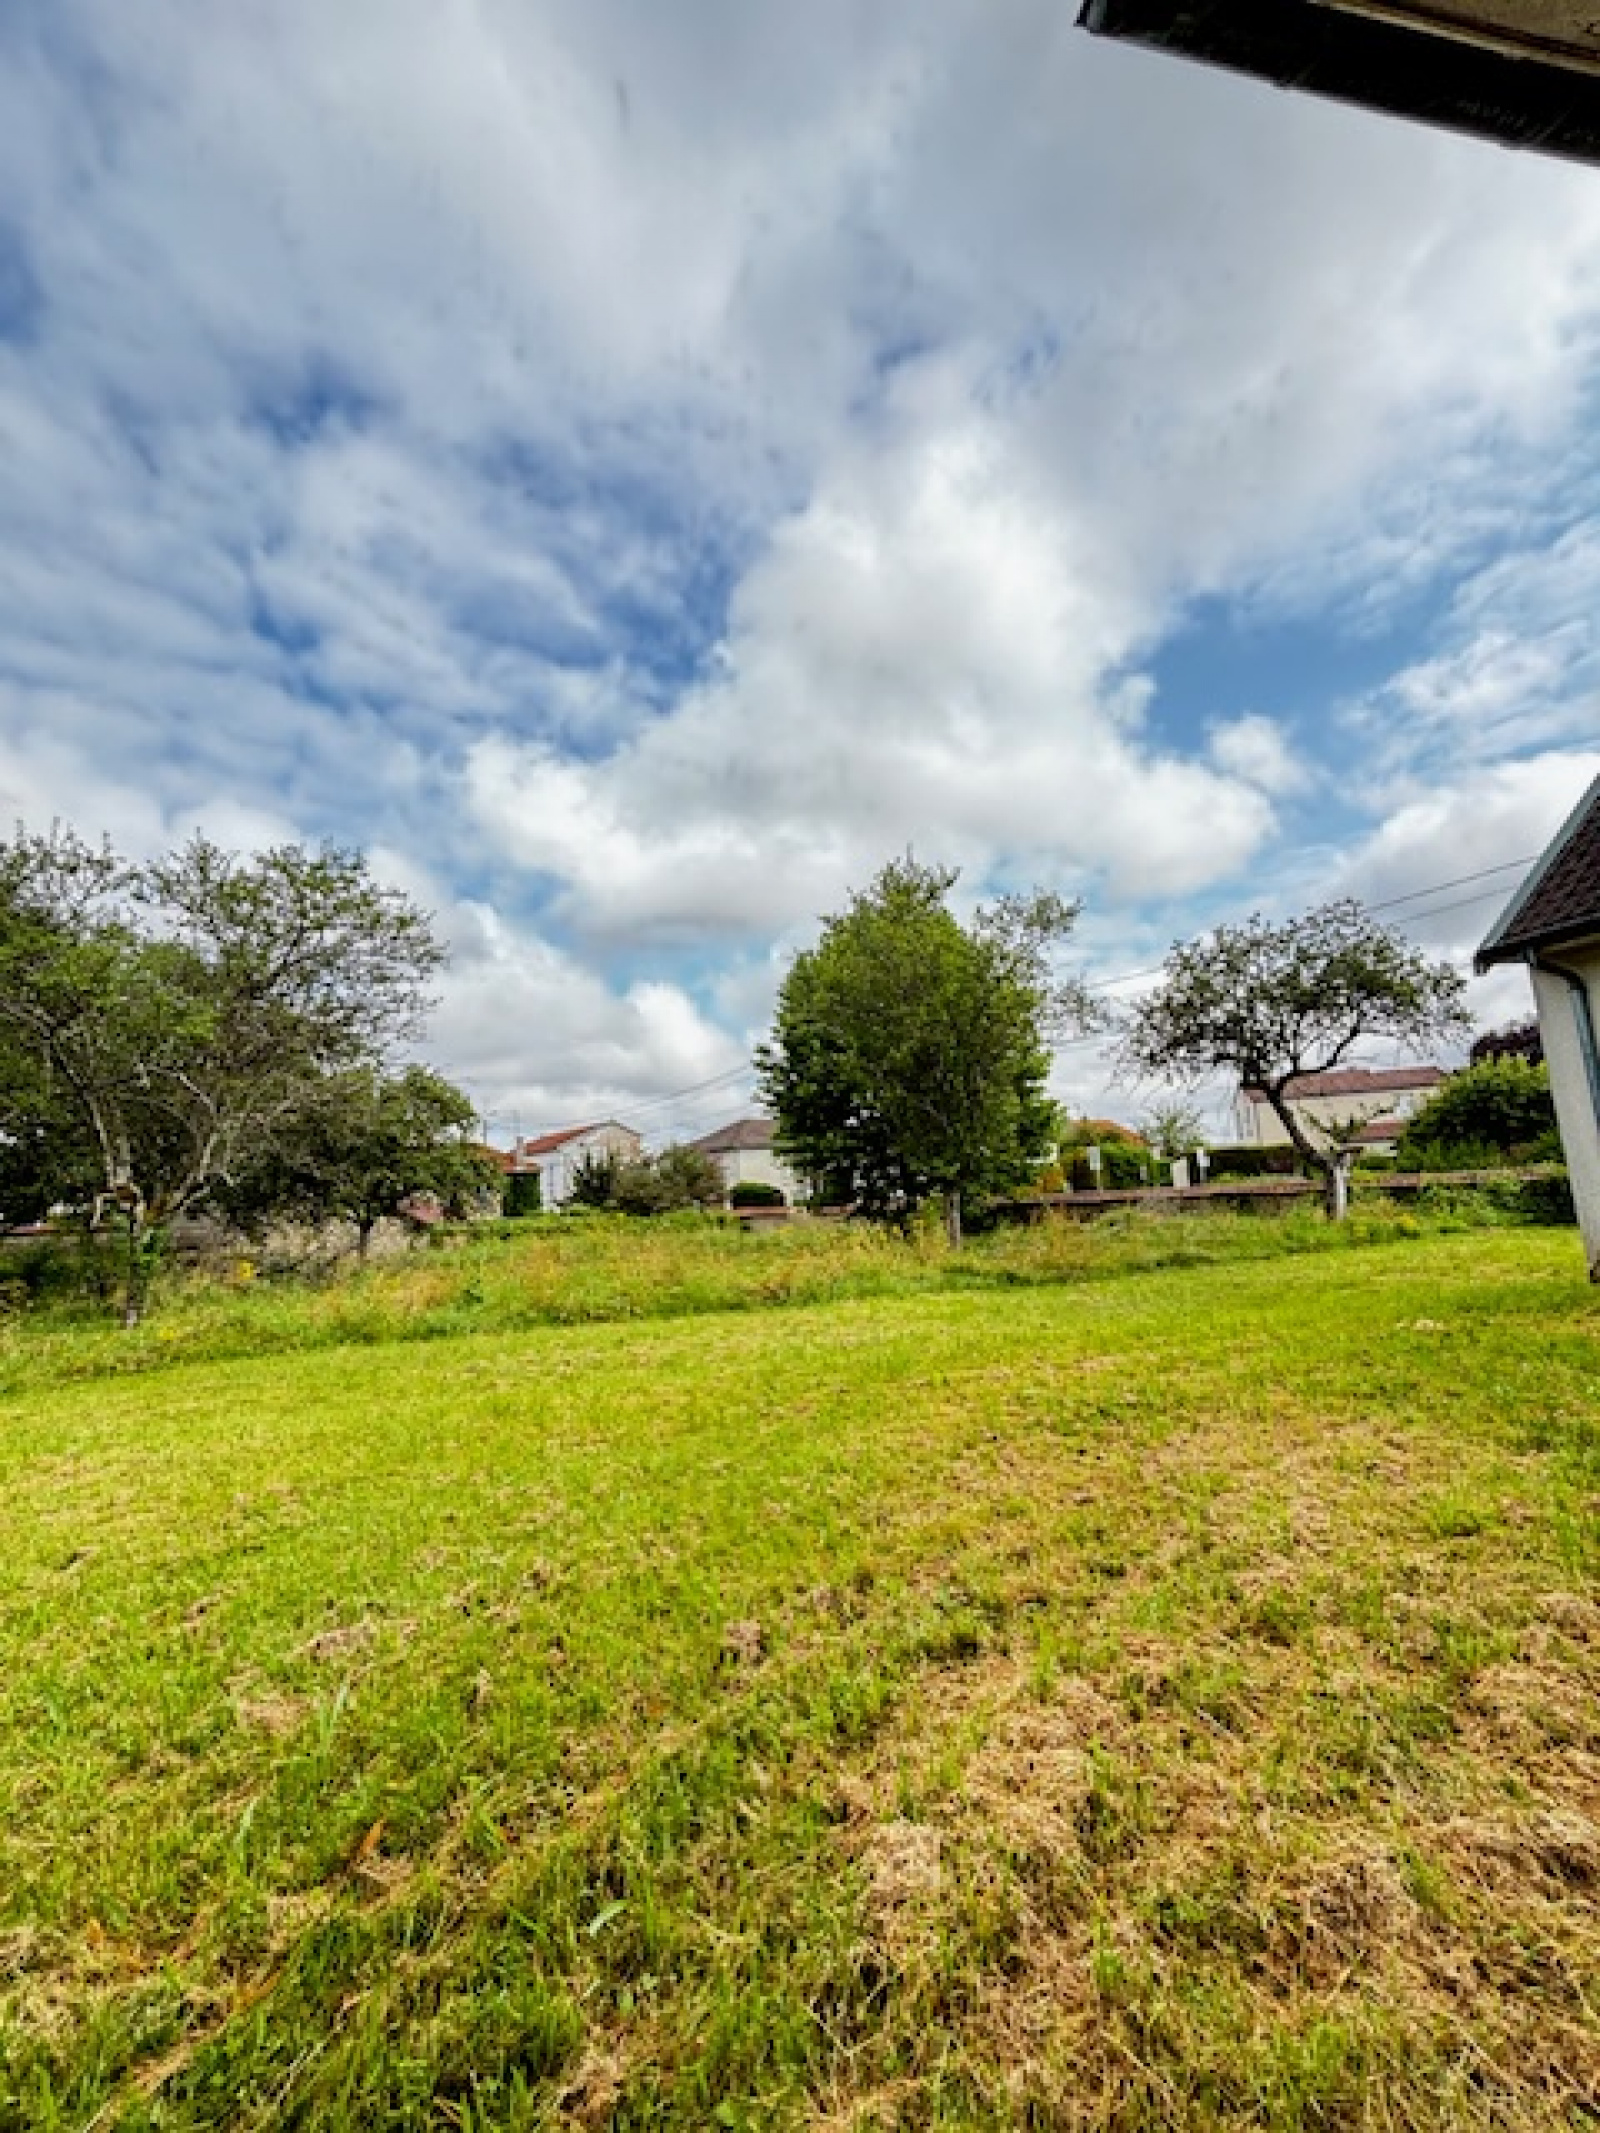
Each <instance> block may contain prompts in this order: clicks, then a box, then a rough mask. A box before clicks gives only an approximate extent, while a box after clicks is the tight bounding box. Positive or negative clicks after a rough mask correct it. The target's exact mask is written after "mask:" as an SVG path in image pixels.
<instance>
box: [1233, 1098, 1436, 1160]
mask: <svg viewBox="0 0 1600 2133" xmlns="http://www.w3.org/2000/svg"><path fill="white" fill-rule="evenodd" d="M1434 1086H1435V1087H1436V1086H1437V1084H1434ZM1432 1094H1433V1088H1431V1087H1430V1088H1426V1089H1387V1090H1383V1091H1373V1092H1370V1093H1369V1094H1367V1095H1365V1096H1297V1097H1294V1098H1293V1099H1291V1101H1292V1104H1293V1109H1294V1112H1295V1116H1296V1117H1297V1118H1299V1119H1301V1120H1303V1121H1304V1122H1305V1123H1307V1124H1308V1125H1309V1126H1311V1127H1312V1128H1313V1129H1316V1130H1319V1131H1321V1132H1322V1133H1323V1134H1325V1135H1326V1137H1327V1138H1329V1139H1333V1138H1335V1137H1336V1136H1337V1135H1338V1134H1339V1133H1340V1131H1341V1130H1342V1129H1343V1128H1344V1127H1346V1126H1357V1125H1365V1123H1366V1122H1367V1120H1368V1119H1369V1118H1409V1117H1410V1116H1411V1114H1412V1112H1413V1111H1416V1110H1419V1109H1420V1108H1421V1106H1422V1105H1423V1104H1424V1103H1425V1102H1426V1100H1427V1099H1428V1098H1429V1097H1430V1096H1431V1095H1432ZM1238 1119H1239V1126H1240V1133H1239V1138H1240V1139H1241V1140H1242V1141H1253V1142H1254V1143H1256V1145H1257V1146H1259V1147H1262V1148H1284V1147H1287V1146H1288V1144H1289V1136H1288V1134H1287V1133H1286V1132H1285V1131H1284V1127H1283V1122H1282V1120H1281V1119H1280V1118H1279V1117H1278V1114H1277V1112H1276V1111H1274V1110H1273V1108H1272V1106H1271V1104H1269V1103H1266V1102H1264V1101H1258V1100H1257V1099H1255V1098H1254V1097H1250V1096H1241V1097H1240V1098H1239V1103H1238Z"/></svg>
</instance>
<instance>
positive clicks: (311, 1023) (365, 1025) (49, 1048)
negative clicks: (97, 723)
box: [0, 826, 470, 1325]
mask: <svg viewBox="0 0 1600 2133" xmlns="http://www.w3.org/2000/svg"><path fill="white" fill-rule="evenodd" d="M443 959H444V952H443V949H442V948H441V947H440V945H439V943H438V942H437V940H436V939H435V938H434V935H433V933H432V930H431V927H430V925H429V922H428V919H427V917H426V915H425V914H424V913H423V912H421V911H420V910H418V909H417V908H416V907H415V906H414V905H413V904H412V903H411V902H410V901H409V900H408V899H407V898H406V897H404V896H402V895H401V894H399V892H398V891H396V890H393V889H388V888H384V887H383V886H381V885H380V884H379V883H378V882H376V881H375V880H374V879H373V878H372V876H371V874H370V872H369V870H368V867H367V864H366V861H365V859H364V858H363V857H362V855H361V854H360V853H358V852H343V851H338V850H335V849H333V848H331V847H329V848H325V849H323V850H321V851H319V852H311V851H307V850H306V849H304V848H303V847H301V846H298V845H282V846H279V847H276V848H274V849H273V850H270V851H266V852H262V853H259V854H257V855H256V856H255V857H253V858H249V859H244V858H240V857H238V856H237V855H235V854H232V853H228V852H225V851H223V850H222V849H221V848H220V847H219V846H217V845H215V844H213V843H211V842H210V840H209V839H207V838H205V837H202V836H198V835H197V836H195V837H192V838H191V839H190V840H189V842H188V843H187V844H186V845H184V846H182V847H181V848H180V849H179V850H178V851H176V852H173V853H171V854H170V855H168V856H167V857H165V858H162V859H158V860H154V861H151V862H148V863H135V862H132V861H129V860H127V859H124V858H122V857H119V856H118V854H117V853H115V852H114V851H112V850H111V848H110V847H109V845H93V844H89V843H87V842H85V841H84V840H83V839H82V838H80V837H78V836H77V835H76V834H75V833H74V832H72V831H71V830H69V829H66V828H63V827H60V826H58V827H56V828H55V829H53V830H52V831H51V832H50V833H49V834H48V835H45V836H34V835H29V834H28V833H27V832H26V831H22V830H19V831H18V832H17V834H16V835H15V837H13V838H12V839H11V840H10V841H9V842H0V1150H3V1156H0V1186H3V1187H4V1190H5V1194H6V1199H5V1202H4V1204H3V1205H0V1220H5V1221H12V1222H15V1221H17V1220H19V1219H22V1218H24V1217H25V1216H28V1215H35V1214H38V1213H40V1212H42V1211H43V1210H44V1209H46V1208H48V1207H51V1206H52V1205H64V1206H68V1207H71V1208H74V1209H79V1210H82V1211H83V1213H84V1215H85V1217H86V1219H88V1220H91V1221H93V1222H96V1223H101V1224H103V1223H105V1222H108V1221H114V1222H115V1223H116V1225H117V1227H118V1228H119V1230H120V1232H121V1234H122V1237H123V1240H124V1245H125V1251H124V1259H123V1278H122V1293H123V1314H124V1318H125V1320H126V1322H127V1323H128V1324H129V1325H133V1324H136V1323H137V1322H138V1320H139V1319H140V1317H141V1316H142V1315H143V1310H144V1302H145V1296H146V1293H147V1290H148V1287H149V1281H150V1276H151V1274H152V1272H153V1269H154V1267H155V1265H156V1263H157V1261H158V1260H159V1257H160V1254H161V1251H162V1249H163V1246H164V1243H165V1233H166V1229H167V1226H168V1225H169V1224H170V1223H171V1222H172V1221H174V1220H175V1219H176V1218H177V1217H178V1216H180V1215H182V1214H184V1213H186V1212H188V1211H190V1210H194V1209H197V1208H199V1207H201V1206H203V1205H205V1204H206V1202H207V1201H208V1199H210V1200H215V1199H217V1198H218V1197H219V1196H220V1197H221V1198H223V1199H227V1198H229V1197H237V1198H238V1199H240V1200H241V1202H242V1203H243V1204H244V1205H246V1206H248V1207H249V1208H250V1209H251V1210H252V1211H254V1212H256V1213H260V1214H263V1215H266V1214H270V1213H271V1212H273V1210H272V1209H271V1208H270V1207H268V1206H267V1205H266V1193H267V1187H268V1186H269V1185H273V1184H276V1185H277V1186H278V1187H280V1188H281V1190H282V1195H283V1199H284V1203H285V1207H286V1209H287V1211H291V1212H292V1211H294V1209H295V1208H296V1207H297V1206H298V1205H299V1204H300V1202H301V1201H303V1200H304V1198H305V1197H306V1196H307V1194H313V1195H314V1196H317V1197H320V1199H321V1200H322V1201H323V1202H327V1203H331V1204H335V1205H339V1204H343V1205H344V1206H347V1207H348V1206H350V1205H351V1204H352V1202H353V1204H354V1205H355V1207H356V1208H357V1210H358V1217H357V1218H358V1220H361V1219H364V1214H365V1210H366V1209H367V1207H368V1206H369V1204H370V1202H371V1200H372V1198H373V1196H374V1185H375V1181H376V1180H377V1179H379V1178H380V1177H381V1178H382V1180H383V1191H382V1193H380V1194H379V1197H383V1195H384V1194H386V1195H387V1197H388V1199H389V1201H390V1202H392V1201H393V1200H394V1197H395V1195H394V1192H393V1190H391V1189H390V1188H391V1187H392V1186H393V1184H394V1175H395V1168H396V1161H397V1150H398V1151H399V1152H401V1153H409V1155H410V1157H411V1159H412V1162H413V1164H415V1163H416V1162H418V1161H423V1162H426V1161H427V1160H428V1158H429V1156H430V1154H431V1151H432V1147H433V1143H434V1142H435V1141H437V1140H439V1139H441V1138H443V1137H445V1136H447V1135H451V1134H457V1131H458V1128H459V1126H460V1123H461V1122H460V1120H459V1119H454V1120H453V1121H452V1120H447V1121H446V1123H445V1124H444V1125H443V1126H442V1127H438V1128H437V1130H435V1127H434V1126H433V1125H430V1126H429V1128H428V1132H427V1134H426V1135H425V1137H424V1139H423V1141H422V1143H421V1144H420V1146H419V1145H417V1144H416V1142H415V1135H413V1144H412V1145H411V1147H410V1148H409V1150H408V1151H407V1150H404V1149H402V1148H401V1136H400V1135H399V1134H398V1133H397V1130H396V1129H397V1127H398V1125H399V1123H400V1122H401V1121H402V1120H405V1121H406V1122H408V1123H409V1124H410V1125H411V1126H412V1127H413V1128H415V1127H416V1125H417V1122H418V1120H419V1118H421V1117H422V1115H423V1114H424V1113H426V1114H427V1115H428V1117H429V1118H430V1119H432V1118H433V1117H434V1115H435V1114H436V1113H437V1109H438V1104H439V1101H440V1099H441V1097H443V1098H444V1099H448V1101H447V1103H446V1110H447V1111H448V1110H449V1109H450V1105H451V1104H452V1103H453V1104H454V1105H455V1106H456V1108H457V1109H461V1108H465V1110H466V1111H467V1113H468V1115H469V1116H470V1106H466V1104H465V1099H464V1098H460V1097H459V1096H458V1095H457V1092H455V1091H454V1090H451V1089H449V1087H448V1084H446V1083H443V1082H440V1081H439V1080H438V1077H437V1076H433V1075H426V1074H421V1073H420V1070H419V1073H418V1074H417V1075H416V1076H415V1077H412V1076H407V1077H402V1079H401V1080H400V1081H397V1082H384V1081H383V1080H382V1079H381V1078H380V1077H381V1071H382V1069H383V1068H384V1067H385V1065H386V1063H387V1060H388V1055H389V1051H390V1048H391V1046H392V1045H393V1044H394V1043H395V1042H396V1041H397V1040H398V1039H400V1038H402V1037H404V1036H407V1035H409V1034H411V1033H412V1032H413V1031H414V1028H415V1025H416V1021H417V1018H418V1016H419V1014H420V1012H421V1010H422V1008H423V1006H424V1004H425V1002H426V996H427V987H428V983H429V981H430V979H431V978H432V977H433V975H434V974H435V973H436V972H437V970H438V969H439V967H440V965H441V964H442V962H443ZM458 1137H459V1136H458ZM456 1153H457V1154H458V1156H461V1158H462V1160H465V1157H464V1154H463V1153H462V1151H460V1150H457V1151H456ZM426 1182H427V1181H426V1179H425V1178H422V1177H420V1176H419V1177H418V1178H417V1180H416V1184H417V1186H418V1187H419V1188H422V1187H425V1185H426Z"/></svg>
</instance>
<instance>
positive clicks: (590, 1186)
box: [567, 1148, 622, 1208]
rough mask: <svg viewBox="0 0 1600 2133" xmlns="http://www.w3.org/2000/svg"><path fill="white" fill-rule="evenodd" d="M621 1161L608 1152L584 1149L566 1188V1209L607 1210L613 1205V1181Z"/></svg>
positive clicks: (607, 1149) (614, 1195)
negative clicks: (567, 1207)
mask: <svg viewBox="0 0 1600 2133" xmlns="http://www.w3.org/2000/svg"><path fill="white" fill-rule="evenodd" d="M621 1170H622V1158H621V1157H620V1156H619V1155H618V1154H616V1152H615V1151H614V1150H613V1149H610V1148H585V1150H584V1151H583V1154H582V1155H581V1156H580V1157H579V1158H578V1161H577V1163H576V1165H575V1166H574V1169H573V1172H572V1182H571V1184H570V1185H569V1186H568V1188H567V1205H568V1206H569V1207H593V1208H607V1207H614V1206H615V1205H616V1198H617V1178H618V1176H619V1175H620V1173H621Z"/></svg>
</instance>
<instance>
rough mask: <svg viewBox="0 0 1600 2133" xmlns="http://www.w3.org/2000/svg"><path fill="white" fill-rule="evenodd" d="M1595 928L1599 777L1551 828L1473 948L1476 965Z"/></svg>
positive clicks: (1599, 879) (1599, 887) (1599, 904)
mask: <svg viewBox="0 0 1600 2133" xmlns="http://www.w3.org/2000/svg"><path fill="white" fill-rule="evenodd" d="M1596 933H1600V778H1596V779H1595V781H1594V783H1593V784H1592V785H1591V786H1590V787H1589V790H1588V791H1587V792H1586V793H1585V794H1584V796H1583V798H1582V799H1581V800H1580V801H1579V802H1578V805H1577V807H1576V808H1575V809H1574V811H1573V813H1572V814H1571V815H1570V816H1569V817H1568V818H1567V820H1566V822H1565V823H1563V825H1562V826H1561V828H1560V829H1559V830H1558V831H1557V833H1556V835H1555V837H1554V839H1553V840H1552V842H1551V843H1550V845H1549V846H1548V847H1547V848H1546V850H1545V853H1544V856H1543V858H1542V859H1541V860H1540V861H1539V863H1538V865H1537V866H1536V867H1535V868H1534V870H1533V872H1532V873H1531V874H1530V875H1529V876H1528V878H1527V880H1526V881H1525V882H1524V883H1523V884H1522V887H1521V888H1520V889H1519V890H1518V891H1517V893H1516V895H1515V896H1514V897H1512V899H1511V901H1510V903H1509V904H1507V906H1506V908H1505V910H1504V911H1503V912H1502V913H1501V915H1500V919H1499V922H1498V923H1497V924H1496V926H1495V927H1494V930H1493V931H1492V932H1491V933H1490V935H1489V937H1488V939H1487V940H1486V941H1485V942H1484V944H1483V946H1482V947H1481V948H1480V949H1479V950H1478V956H1477V963H1478V968H1479V969H1480V970H1487V969H1488V967H1489V965H1490V964H1491V963H1509V962H1513V961H1515V960H1516V959H1517V958H1518V957H1519V956H1524V955H1529V954H1531V953H1533V952H1534V951H1536V950H1538V949H1540V948H1557V947H1560V945H1561V944H1562V942H1564V941H1581V940H1584V939H1586V938H1587V937H1588V936H1589V935H1591V934H1596Z"/></svg>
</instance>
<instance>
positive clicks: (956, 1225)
mask: <svg viewBox="0 0 1600 2133" xmlns="http://www.w3.org/2000/svg"><path fill="white" fill-rule="evenodd" d="M944 1233H945V1237H946V1239H947V1241H948V1243H949V1246H950V1249H951V1250H952V1251H953V1252H959V1251H960V1249H961V1194H960V1192H959V1190H957V1189H954V1188H952V1190H951V1191H949V1192H947V1193H946V1194H945V1196H944Z"/></svg>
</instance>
